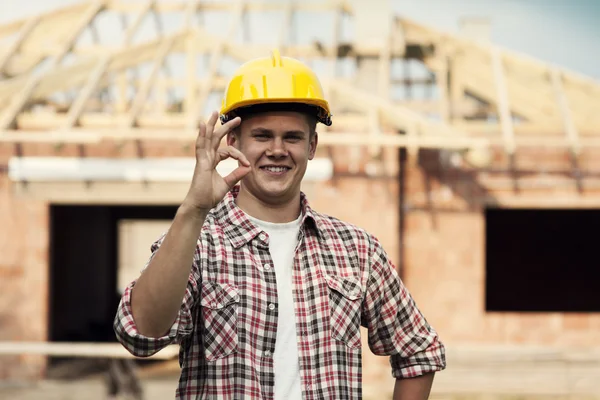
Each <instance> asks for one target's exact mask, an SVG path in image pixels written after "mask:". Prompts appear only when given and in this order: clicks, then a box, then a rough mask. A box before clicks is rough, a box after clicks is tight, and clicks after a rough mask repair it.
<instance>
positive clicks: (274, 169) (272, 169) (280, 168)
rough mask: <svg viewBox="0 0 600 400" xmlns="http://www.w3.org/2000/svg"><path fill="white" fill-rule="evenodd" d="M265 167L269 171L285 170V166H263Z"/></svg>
mask: <svg viewBox="0 0 600 400" xmlns="http://www.w3.org/2000/svg"><path fill="white" fill-rule="evenodd" d="M265 169H266V170H267V171H271V172H283V171H285V170H287V168H285V167H265Z"/></svg>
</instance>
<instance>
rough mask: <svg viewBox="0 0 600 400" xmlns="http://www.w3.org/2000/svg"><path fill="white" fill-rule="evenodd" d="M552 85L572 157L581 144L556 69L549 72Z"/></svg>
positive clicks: (559, 75)
mask: <svg viewBox="0 0 600 400" xmlns="http://www.w3.org/2000/svg"><path fill="white" fill-rule="evenodd" d="M551 80H552V85H553V87H554V90H555V95H556V99H557V101H558V104H559V107H560V112H561V114H562V118H563V126H564V128H565V134H566V136H567V139H568V140H569V142H570V143H571V152H572V153H573V154H574V155H579V154H580V153H581V144H580V143H579V133H578V132H577V127H576V126H575V123H574V122H573V118H572V116H571V115H572V113H571V109H570V108H569V101H568V100H567V96H566V95H565V91H564V90H563V84H562V75H561V73H560V71H559V70H558V69H557V68H554V69H552V72H551Z"/></svg>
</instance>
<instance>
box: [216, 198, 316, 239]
mask: <svg viewBox="0 0 600 400" xmlns="http://www.w3.org/2000/svg"><path fill="white" fill-rule="evenodd" d="M239 190H240V188H239V186H234V187H233V188H232V189H231V190H230V191H229V192H227V194H226V195H225V197H224V198H223V200H221V202H219V204H217V206H216V207H215V209H214V211H213V214H214V216H215V219H216V221H217V222H218V223H219V225H221V226H222V227H223V232H224V233H225V236H227V238H228V239H229V241H230V242H231V244H232V245H233V247H235V248H239V247H242V246H243V245H245V244H247V243H248V242H250V241H251V240H253V239H254V238H255V237H257V236H259V235H260V234H261V233H262V230H261V229H260V228H258V227H257V226H256V225H255V224H254V223H252V221H250V219H249V218H248V216H247V215H246V213H245V212H244V211H242V209H241V208H239V207H238V205H237V204H236V203H235V199H236V197H237V195H238V193H239ZM300 204H301V209H302V221H301V223H300V226H301V227H303V228H308V229H313V230H314V231H315V232H316V233H317V235H318V237H319V239H322V240H325V239H327V232H326V229H325V226H324V221H323V218H322V217H321V216H320V215H319V214H318V213H317V212H315V211H313V209H312V208H310V206H309V204H308V199H307V198H306V195H305V194H304V193H302V192H301V193H300ZM259 239H260V240H261V241H265V239H264V238H262V237H259ZM265 244H266V243H265Z"/></svg>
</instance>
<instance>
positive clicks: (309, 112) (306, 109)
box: [232, 103, 319, 137]
mask: <svg viewBox="0 0 600 400" xmlns="http://www.w3.org/2000/svg"><path fill="white" fill-rule="evenodd" d="M273 111H293V112H298V113H301V114H304V116H305V117H306V122H307V123H308V128H309V129H310V136H311V137H312V136H313V135H314V134H315V133H316V132H317V123H318V122H319V121H318V118H317V115H318V108H317V107H315V106H311V105H309V104H301V103H264V104H255V105H251V106H246V107H240V108H238V109H236V110H234V111H232V117H240V118H242V120H243V119H244V117H246V116H248V115H254V114H260V113H265V112H273ZM237 132H239V130H236V133H237Z"/></svg>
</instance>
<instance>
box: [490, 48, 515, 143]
mask: <svg viewBox="0 0 600 400" xmlns="http://www.w3.org/2000/svg"><path fill="white" fill-rule="evenodd" d="M491 57H492V66H493V71H494V82H495V84H496V96H497V104H498V114H499V117H500V124H501V126H502V137H503V139H504V148H505V150H506V152H507V153H509V154H514V152H515V131H514V128H513V120H512V114H511V111H510V101H509V99H508V91H507V89H506V80H505V76H504V67H503V65H502V54H501V53H500V50H499V49H498V48H497V47H492V48H491Z"/></svg>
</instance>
